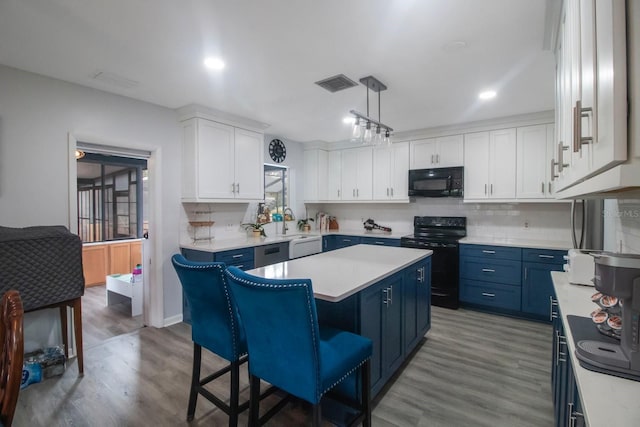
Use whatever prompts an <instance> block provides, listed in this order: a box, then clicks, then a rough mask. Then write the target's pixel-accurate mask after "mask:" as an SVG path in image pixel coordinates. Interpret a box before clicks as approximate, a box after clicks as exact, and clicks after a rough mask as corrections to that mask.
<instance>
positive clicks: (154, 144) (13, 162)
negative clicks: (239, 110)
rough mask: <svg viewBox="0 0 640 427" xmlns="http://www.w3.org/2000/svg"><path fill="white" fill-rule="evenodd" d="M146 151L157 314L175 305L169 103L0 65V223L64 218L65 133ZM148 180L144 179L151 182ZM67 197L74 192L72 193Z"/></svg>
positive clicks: (176, 166)
mask: <svg viewBox="0 0 640 427" xmlns="http://www.w3.org/2000/svg"><path fill="white" fill-rule="evenodd" d="M69 132H70V133H72V134H74V135H83V136H88V138H82V139H83V140H86V141H85V142H93V143H103V144H106V145H115V146H120V147H127V148H137V149H143V150H149V151H152V152H154V156H155V160H156V162H157V164H156V166H157V169H156V171H157V172H159V173H158V174H157V175H156V176H152V179H153V180H154V181H155V185H159V186H161V188H160V191H159V192H158V195H159V197H158V198H157V199H156V200H152V212H151V236H152V239H160V241H159V242H158V243H159V244H158V245H156V246H155V248H156V249H157V250H158V253H155V254H154V256H155V259H154V263H155V265H156V271H157V274H156V278H155V280H154V282H153V283H151V286H152V287H161V293H162V294H163V295H164V296H163V300H164V303H163V310H164V314H163V315H162V316H163V317H164V319H168V318H172V317H174V316H176V315H179V314H181V313H182V306H181V292H180V284H179V282H178V279H177V276H176V275H175V272H174V271H173V267H172V266H171V262H170V257H171V255H172V254H173V253H174V252H177V251H178V249H179V248H178V239H179V234H178V226H177V225H178V224H179V218H180V156H181V149H180V145H181V144H180V142H181V137H182V136H181V131H180V128H179V126H178V122H177V117H176V114H175V112H174V111H173V110H170V109H168V108H163V107H159V106H156V105H152V104H148V103H144V102H140V101H135V100H133V99H130V98H126V97H122V96H117V95H112V94H108V93H106V92H102V91H98V90H95V89H90V88H86V87H83V86H79V85H75V84H71V83H66V82H63V81H60V80H55V79H51V78H48V77H43V76H39V75H36V74H31V73H27V72H23V71H19V70H16V69H13V68H8V67H4V66H0V225H4V226H10V227H25V226H31V225H52V224H62V225H66V226H69V224H68V218H69V212H68V210H69V196H70V195H69V176H68V171H69V166H68V161H69V158H68V155H69V151H68V144H67V134H68V133H69ZM153 185H154V183H151V186H152V187H153ZM73 197H75V195H73Z"/></svg>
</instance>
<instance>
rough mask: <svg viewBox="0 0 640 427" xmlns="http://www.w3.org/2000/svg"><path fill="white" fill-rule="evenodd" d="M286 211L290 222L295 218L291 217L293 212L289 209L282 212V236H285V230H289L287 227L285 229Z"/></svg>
mask: <svg viewBox="0 0 640 427" xmlns="http://www.w3.org/2000/svg"><path fill="white" fill-rule="evenodd" d="M287 211H289V214H290V215H291V220H294V219H295V217H294V216H293V211H292V210H291V208H285V209H284V210H283V211H282V234H283V235H284V234H287V230H288V229H289V227H287Z"/></svg>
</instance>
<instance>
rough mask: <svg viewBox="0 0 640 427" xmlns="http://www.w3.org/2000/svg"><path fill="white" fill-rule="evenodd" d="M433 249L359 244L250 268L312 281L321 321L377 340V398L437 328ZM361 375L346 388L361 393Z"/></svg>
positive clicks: (374, 363)
mask: <svg viewBox="0 0 640 427" xmlns="http://www.w3.org/2000/svg"><path fill="white" fill-rule="evenodd" d="M431 254H432V251H430V250H423V249H410V248H399V247H386V246H372V245H355V246H350V247H347V248H342V249H337V250H335V251H331V252H324V253H321V254H316V255H312V256H308V257H305V258H299V259H295V260H291V261H287V262H282V263H278V264H273V265H269V266H266V267H261V268H256V269H253V270H249V271H248V273H249V274H253V275H256V276H260V277H265V278H270V279H300V278H308V279H311V282H312V286H313V291H314V296H315V297H316V306H317V311H318V321H319V322H320V323H321V324H324V325H327V326H332V327H335V328H339V329H343V330H347V331H350V332H354V333H357V334H360V335H362V336H365V337H367V338H370V339H371V340H372V341H373V355H372V358H371V391H372V396H375V395H376V394H377V393H378V392H379V391H380V390H381V389H382V387H383V386H384V385H385V384H386V382H387V381H388V380H389V379H390V378H391V376H392V375H393V373H394V372H395V371H396V370H397V369H398V368H399V367H400V366H401V365H402V362H404V361H405V360H406V359H407V358H408V357H409V356H410V355H411V353H412V351H413V350H414V349H415V347H416V346H417V345H418V344H419V343H420V342H421V341H422V338H423V337H424V335H425V334H426V333H427V331H428V330H429V328H430V326H431V304H430V302H431V258H430V256H431ZM356 385H357V384H356V382H355V376H354V378H353V380H352V381H346V382H345V385H344V387H343V388H342V389H341V391H342V392H344V393H348V394H352V395H353V394H355V390H356V389H357V388H356Z"/></svg>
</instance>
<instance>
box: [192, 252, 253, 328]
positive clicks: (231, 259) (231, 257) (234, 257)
mask: <svg viewBox="0 0 640 427" xmlns="http://www.w3.org/2000/svg"><path fill="white" fill-rule="evenodd" d="M182 255H183V256H184V257H185V258H186V259H188V260H189V261H197V262H214V261H215V262H224V263H225V264H227V266H231V265H233V266H235V267H238V268H240V269H242V270H251V269H253V268H254V265H255V264H254V249H253V247H251V248H240V249H234V250H230V251H223V252H207V251H198V250H194V249H182ZM182 321H183V322H185V323H188V324H191V309H190V308H189V301H188V300H187V297H186V296H185V295H184V292H183V293H182Z"/></svg>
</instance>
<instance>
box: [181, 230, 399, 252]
mask: <svg viewBox="0 0 640 427" xmlns="http://www.w3.org/2000/svg"><path fill="white" fill-rule="evenodd" d="M334 234H340V235H345V236H360V237H377V238H388V239H399V238H400V237H402V236H406V235H407V234H408V233H383V232H380V231H366V230H331V231H325V232H322V233H320V232H319V231H310V232H308V233H304V232H301V231H298V232H290V233H289V234H284V235H283V234H278V235H274V236H271V235H270V236H267V237H248V236H244V235H240V234H239V237H238V238H234V239H220V240H215V239H214V240H212V241H211V242H207V241H201V242H197V243H182V244H181V245H180V247H181V248H185V249H194V250H197V251H205V252H222V251H228V250H233V249H242V248H251V247H255V246H263V245H269V244H271V243H279V242H287V241H289V240H292V239H295V238H296V237H298V236H301V235H304V236H330V235H334Z"/></svg>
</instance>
